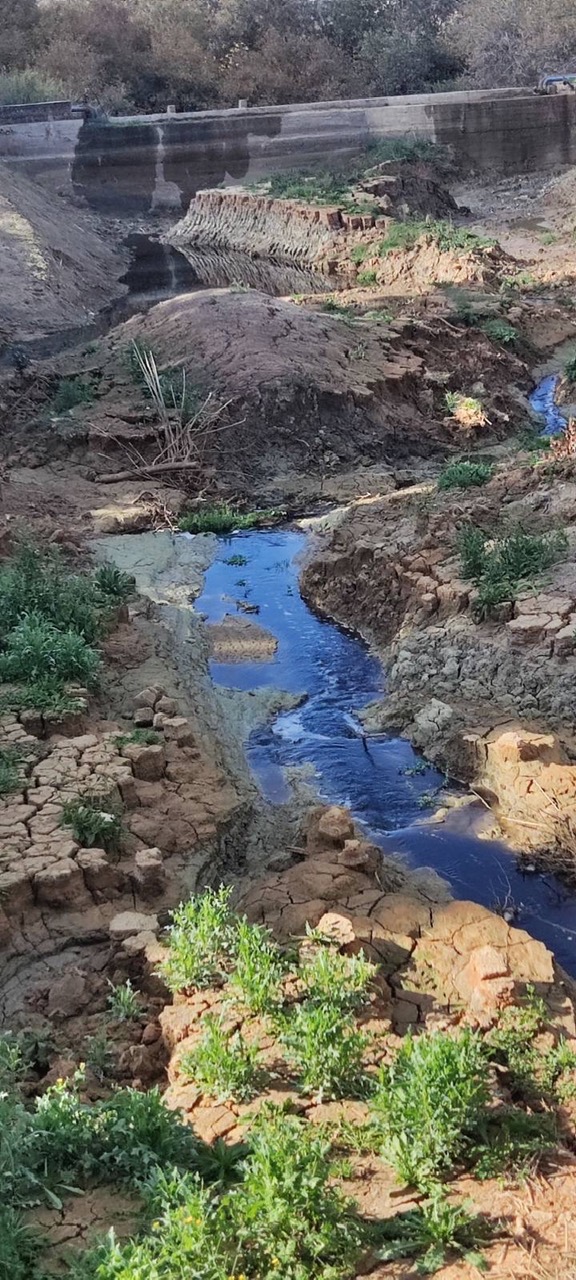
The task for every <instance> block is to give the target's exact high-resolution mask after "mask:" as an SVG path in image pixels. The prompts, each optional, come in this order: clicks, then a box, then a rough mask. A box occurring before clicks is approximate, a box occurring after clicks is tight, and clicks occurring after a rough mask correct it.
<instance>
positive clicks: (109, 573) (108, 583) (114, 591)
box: [93, 564, 136, 600]
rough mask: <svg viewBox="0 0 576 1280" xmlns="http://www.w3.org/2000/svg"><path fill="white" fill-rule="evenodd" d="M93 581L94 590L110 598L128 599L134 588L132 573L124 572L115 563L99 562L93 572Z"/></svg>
mask: <svg viewBox="0 0 576 1280" xmlns="http://www.w3.org/2000/svg"><path fill="white" fill-rule="evenodd" d="M93 581H94V586H95V587H96V590H97V591H101V592H102V595H103V596H105V597H107V598H109V599H111V600H128V599H129V598H130V596H131V595H133V594H134V592H135V590H136V579H135V578H134V577H133V575H132V574H131V573H124V571H123V570H122V569H118V568H117V567H116V565H115V564H101V565H100V566H99V568H98V569H96V570H95V572H94V578H93Z"/></svg>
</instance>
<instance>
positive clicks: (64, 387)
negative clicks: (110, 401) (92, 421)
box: [50, 377, 98, 414]
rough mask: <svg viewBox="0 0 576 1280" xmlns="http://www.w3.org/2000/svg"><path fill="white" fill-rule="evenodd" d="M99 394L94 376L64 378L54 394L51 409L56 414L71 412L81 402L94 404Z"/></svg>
mask: <svg viewBox="0 0 576 1280" xmlns="http://www.w3.org/2000/svg"><path fill="white" fill-rule="evenodd" d="M97 395H98V387H97V385H96V383H95V382H94V379H93V378H81V377H77V378H62V379H61V381H60V382H59V384H58V387H57V389H56V391H55V393H54V395H53V396H52V400H51V402H50V409H51V411H52V413H55V414H61V413H69V412H70V410H71V409H75V408H76V406H77V405H79V404H92V403H93V401H94V400H95V399H96V396H97Z"/></svg>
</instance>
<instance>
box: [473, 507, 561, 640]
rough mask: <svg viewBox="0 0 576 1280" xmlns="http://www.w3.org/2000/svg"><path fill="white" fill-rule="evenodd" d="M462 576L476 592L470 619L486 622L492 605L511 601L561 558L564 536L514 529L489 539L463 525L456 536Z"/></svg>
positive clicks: (483, 534)
mask: <svg viewBox="0 0 576 1280" xmlns="http://www.w3.org/2000/svg"><path fill="white" fill-rule="evenodd" d="M457 545H458V550H459V552H460V558H461V563H462V574H463V576H464V577H465V578H468V579H469V580H471V581H472V582H473V583H474V584H475V586H476V588H477V598H476V602H475V605H474V615H475V617H476V619H477V621H482V620H483V619H486V618H489V617H490V615H491V613H492V610H493V609H494V608H495V606H496V605H498V604H502V603H503V602H504V601H507V600H514V599H515V598H516V594H517V592H518V590H519V588H520V586H521V585H522V584H524V583H526V584H528V583H531V582H533V581H534V579H535V578H537V577H538V575H539V574H541V573H542V572H543V571H544V570H545V569H549V568H550V567H551V565H553V564H555V563H556V561H557V560H558V559H560V557H561V556H562V553H563V552H564V551H565V549H566V546H567V539H566V535H565V533H564V532H563V531H562V530H559V529H556V530H553V531H552V532H550V533H544V534H536V533H526V532H525V531H524V530H523V529H522V528H517V529H516V530H514V531H513V532H512V533H509V534H504V535H502V536H500V537H498V536H497V537H489V536H488V535H487V534H486V533H484V531H483V530H482V529H480V528H478V527H477V526H476V525H472V524H470V525H465V526H464V527H463V528H462V529H461V530H460V533H459V535H458V544H457Z"/></svg>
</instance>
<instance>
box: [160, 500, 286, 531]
mask: <svg viewBox="0 0 576 1280" xmlns="http://www.w3.org/2000/svg"><path fill="white" fill-rule="evenodd" d="M283 514H284V513H283V512H282V511H276V510H274V509H272V508H269V509H268V510H264V511H235V510H234V508H233V507H230V506H228V504H227V503H221V504H220V505H219V506H214V507H204V508H201V509H200V510H198V511H189V512H188V513H187V514H185V515H183V516H181V517H180V519H179V521H178V528H179V529H181V530H182V532H183V533H232V532H234V531H236V530H242V529H258V528H259V527H260V526H261V525H263V524H270V523H271V522H273V521H275V520H278V519H280V518H281V517H282V515H283Z"/></svg>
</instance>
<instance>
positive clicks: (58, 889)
mask: <svg viewBox="0 0 576 1280" xmlns="http://www.w3.org/2000/svg"><path fill="white" fill-rule="evenodd" d="M34 891H35V894H36V900H37V902H38V903H39V904H41V905H46V906H49V907H68V908H69V909H70V910H74V908H76V907H79V906H81V905H82V904H83V903H85V902H86V900H87V893H86V887H85V884H84V877H83V875H82V872H81V870H80V867H79V866H77V864H76V863H75V862H73V861H72V858H62V860H61V861H59V862H52V863H51V864H50V866H48V867H46V868H45V869H44V870H43V871H37V872H36V875H35V876H34Z"/></svg>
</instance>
